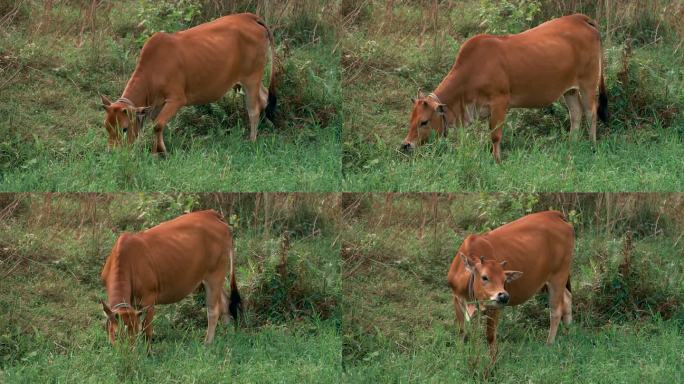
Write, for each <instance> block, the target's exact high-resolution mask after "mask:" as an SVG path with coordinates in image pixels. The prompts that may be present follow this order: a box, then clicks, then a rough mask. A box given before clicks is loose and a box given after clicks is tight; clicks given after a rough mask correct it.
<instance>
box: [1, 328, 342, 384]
mask: <svg viewBox="0 0 684 384" xmlns="http://www.w3.org/2000/svg"><path fill="white" fill-rule="evenodd" d="M158 326H159V327H165V328H168V327H172V326H173V325H172V324H169V323H168V322H165V321H160V322H159V325H158ZM86 332H88V334H87V335H84V338H85V339H86V340H84V341H83V342H82V343H79V344H78V346H77V347H75V348H74V349H73V350H70V351H68V352H66V353H57V352H55V351H53V350H49V349H41V350H36V351H32V352H30V353H29V354H28V355H27V356H25V357H24V358H23V359H22V360H21V363H20V364H17V365H14V366H10V367H6V368H5V369H4V370H3V371H0V379H2V380H3V382H6V383H35V382H83V383H90V382H101V383H120V382H131V383H133V382H135V383H159V382H172V383H187V382H226V381H227V382H249V383H262V382H272V383H300V382H317V383H329V382H335V381H337V380H339V375H340V358H339V353H340V338H339V331H338V330H337V328H336V327H335V326H334V325H332V324H330V322H325V321H323V322H304V323H301V324H296V325H291V326H289V327H288V328H287V329H284V328H283V327H278V326H269V327H264V328H261V329H259V330H258V332H255V331H245V330H238V331H237V332H234V331H233V329H232V327H225V326H223V327H221V326H219V327H218V330H217V338H216V340H215V342H214V343H213V344H212V345H211V346H209V347H205V346H204V345H203V344H202V339H203V337H204V334H203V331H202V330H195V331H193V332H186V331H180V330H179V331H176V332H173V333H171V334H166V335H164V337H165V339H164V340H163V341H159V342H155V343H154V345H153V348H152V352H151V353H150V354H147V353H145V352H144V351H145V347H144V346H143V345H138V346H137V347H136V349H134V350H132V351H128V350H125V349H122V348H119V349H114V348H112V347H111V346H109V345H108V342H107V339H106V336H105V335H104V331H103V330H100V329H97V330H96V329H95V327H93V329H90V330H87V331H86ZM162 332H163V331H162ZM45 344H46V345H47V344H48V343H47V342H46V343H45Z"/></svg>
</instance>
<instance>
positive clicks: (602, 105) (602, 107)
mask: <svg viewBox="0 0 684 384" xmlns="http://www.w3.org/2000/svg"><path fill="white" fill-rule="evenodd" d="M603 69H604V65H603V49H602V48H601V43H600V42H599V105H598V111H597V114H598V118H599V119H601V121H603V123H604V124H608V93H607V92H606V83H605V82H604V81H603Z"/></svg>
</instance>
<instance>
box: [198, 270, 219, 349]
mask: <svg viewBox="0 0 684 384" xmlns="http://www.w3.org/2000/svg"><path fill="white" fill-rule="evenodd" d="M203 283H204V290H205V292H206V294H207V300H206V302H207V323H208V324H207V336H206V337H205V339H204V343H205V344H211V342H212V341H213V340H214V333H215V332H216V323H217V322H218V319H219V317H220V316H221V312H222V309H221V302H222V300H221V294H222V293H223V287H222V286H221V284H222V281H219V282H218V283H217V282H216V281H204V282H203Z"/></svg>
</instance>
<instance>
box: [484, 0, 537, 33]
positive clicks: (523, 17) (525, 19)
mask: <svg viewBox="0 0 684 384" xmlns="http://www.w3.org/2000/svg"><path fill="white" fill-rule="evenodd" d="M541 6H542V5H541V2H540V1H539V0H480V15H479V16H480V19H481V20H482V21H481V25H485V26H486V27H487V32H488V33H492V34H507V33H519V32H522V31H524V30H526V29H530V28H531V27H533V26H535V24H534V21H535V17H536V16H537V15H538V14H539V12H541Z"/></svg>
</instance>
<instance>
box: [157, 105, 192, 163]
mask: <svg viewBox="0 0 684 384" xmlns="http://www.w3.org/2000/svg"><path fill="white" fill-rule="evenodd" d="M183 105H185V101H167V102H166V104H164V107H162V109H161V111H160V112H159V115H158V116H157V119H156V120H155V122H154V142H153V143H152V153H153V154H155V153H161V154H164V153H166V145H164V128H165V127H166V123H168V122H169V120H171V118H172V117H173V116H174V115H175V114H176V112H178V109H180V107H182V106H183Z"/></svg>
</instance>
